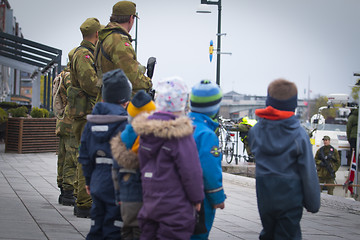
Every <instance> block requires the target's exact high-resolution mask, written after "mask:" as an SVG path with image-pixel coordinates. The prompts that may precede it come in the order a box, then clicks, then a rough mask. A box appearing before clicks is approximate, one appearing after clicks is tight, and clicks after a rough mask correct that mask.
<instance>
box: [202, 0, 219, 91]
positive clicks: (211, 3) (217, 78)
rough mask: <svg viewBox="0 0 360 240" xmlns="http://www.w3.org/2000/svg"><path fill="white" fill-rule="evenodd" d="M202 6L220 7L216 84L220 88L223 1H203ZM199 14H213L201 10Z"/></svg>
mask: <svg viewBox="0 0 360 240" xmlns="http://www.w3.org/2000/svg"><path fill="white" fill-rule="evenodd" d="M201 4H205V5H217V6H218V31H217V34H216V35H217V48H216V54H217V59H216V84H217V85H219V86H220V54H221V35H223V34H221V0H217V1H216V2H214V1H207V0H201ZM196 12H197V13H211V11H208V10H204V9H199V10H197V11H196Z"/></svg>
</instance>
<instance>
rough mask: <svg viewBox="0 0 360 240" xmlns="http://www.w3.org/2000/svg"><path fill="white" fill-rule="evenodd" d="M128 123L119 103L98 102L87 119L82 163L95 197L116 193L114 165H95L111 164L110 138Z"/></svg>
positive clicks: (81, 150) (87, 182)
mask: <svg viewBox="0 0 360 240" xmlns="http://www.w3.org/2000/svg"><path fill="white" fill-rule="evenodd" d="M126 124H127V112H126V111H125V109H124V108H123V107H122V106H121V105H118V104H113V103H106V102H99V103H97V104H96V105H95V107H94V109H93V111H92V114H91V115H88V116H87V123H86V125H85V128H84V131H83V133H82V136H81V145H80V155H79V159H78V160H79V162H80V163H81V164H82V167H83V173H84V176H85V181H86V185H89V186H90V189H91V193H92V194H101V193H107V194H108V193H110V192H112V193H114V184H113V180H112V175H111V168H112V165H114V163H115V166H114V167H118V166H116V165H117V163H116V162H114V161H113V164H96V159H97V158H98V159H100V160H101V161H107V160H108V161H112V154H111V150H110V144H109V141H110V139H111V138H112V137H113V136H114V135H115V134H117V133H118V132H120V131H122V130H124V128H125V126H126Z"/></svg>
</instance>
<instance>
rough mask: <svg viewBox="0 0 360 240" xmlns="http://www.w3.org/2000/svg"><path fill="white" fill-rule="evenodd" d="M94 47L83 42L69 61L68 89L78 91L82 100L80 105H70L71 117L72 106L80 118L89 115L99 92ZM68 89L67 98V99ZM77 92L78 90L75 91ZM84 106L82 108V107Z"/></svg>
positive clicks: (87, 42) (71, 113)
mask: <svg viewBox="0 0 360 240" xmlns="http://www.w3.org/2000/svg"><path fill="white" fill-rule="evenodd" d="M94 50H95V45H94V44H92V43H91V42H89V41H86V40H83V41H82V42H81V44H80V47H78V48H77V49H76V51H75V53H74V55H73V57H72V59H71V63H70V73H71V75H70V78H71V87H70V88H69V89H80V91H81V94H80V95H82V99H81V102H80V103H70V104H69V109H71V110H69V113H70V116H72V115H73V109H74V108H73V106H74V105H75V106H76V107H75V108H78V107H79V109H80V110H79V112H81V113H82V114H83V116H82V117H81V118H85V116H86V114H88V113H91V111H92V109H93V107H94V106H95V103H96V97H97V96H98V94H99V92H100V88H99V87H97V82H98V78H97V74H96V71H95V64H94ZM69 89H68V98H69V94H70V92H72V91H70V92H69ZM77 91H78V90H77ZM83 105H84V106H83Z"/></svg>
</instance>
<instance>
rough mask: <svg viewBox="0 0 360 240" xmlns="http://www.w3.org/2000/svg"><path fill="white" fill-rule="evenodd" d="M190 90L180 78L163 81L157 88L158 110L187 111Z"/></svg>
mask: <svg viewBox="0 0 360 240" xmlns="http://www.w3.org/2000/svg"><path fill="white" fill-rule="evenodd" d="M188 95H189V90H188V87H187V86H186V84H185V82H184V81H183V80H182V79H181V78H179V77H171V78H167V79H164V80H162V81H161V82H159V83H158V86H157V88H156V98H155V103H156V109H157V110H158V111H164V112H181V111H184V110H185V107H186V104H187V101H188Z"/></svg>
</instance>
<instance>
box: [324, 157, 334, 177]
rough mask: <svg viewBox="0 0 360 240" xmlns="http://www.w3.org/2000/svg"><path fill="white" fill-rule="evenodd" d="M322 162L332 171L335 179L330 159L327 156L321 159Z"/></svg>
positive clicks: (331, 173) (331, 174)
mask: <svg viewBox="0 0 360 240" xmlns="http://www.w3.org/2000/svg"><path fill="white" fill-rule="evenodd" d="M321 162H323V163H324V165H325V168H326V170H327V171H328V172H329V173H330V176H331V177H332V178H334V179H335V172H334V169H333V168H332V167H331V165H330V160H328V159H327V156H325V158H324V159H321Z"/></svg>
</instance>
